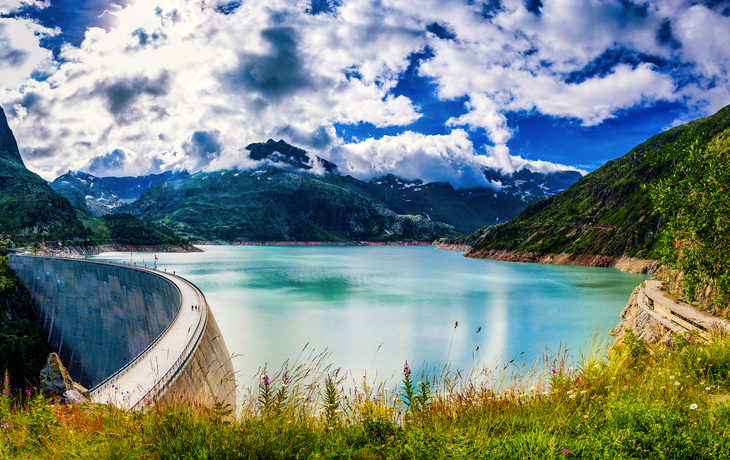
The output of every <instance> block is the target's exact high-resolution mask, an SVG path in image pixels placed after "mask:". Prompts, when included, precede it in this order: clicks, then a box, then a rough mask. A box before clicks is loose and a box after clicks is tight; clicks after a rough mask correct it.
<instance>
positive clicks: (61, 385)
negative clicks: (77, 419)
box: [38, 353, 91, 404]
mask: <svg viewBox="0 0 730 460" xmlns="http://www.w3.org/2000/svg"><path fill="white" fill-rule="evenodd" d="M38 390H39V391H40V392H41V393H42V394H43V395H45V396H60V402H61V403H64V404H77V403H82V402H90V401H91V398H90V396H89V390H87V389H86V388H84V387H83V386H81V385H79V384H78V383H76V382H74V381H73V380H71V377H70V376H69V374H68V371H67V370H66V368H65V367H64V365H63V363H62V362H61V358H59V357H58V355H57V354H56V353H51V354H49V355H48V361H47V363H46V367H44V368H43V370H41V381H40V384H39V385H38Z"/></svg>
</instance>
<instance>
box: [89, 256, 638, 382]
mask: <svg viewBox="0 0 730 460" xmlns="http://www.w3.org/2000/svg"><path fill="white" fill-rule="evenodd" d="M200 248H201V249H203V251H204V252H200V253H189V254H176V253H158V254H157V257H158V259H159V260H158V262H157V264H158V269H159V270H165V269H166V270H167V271H168V272H172V271H173V270H174V271H175V272H176V273H177V274H178V275H182V276H183V277H185V278H187V279H189V280H190V281H192V282H193V283H195V284H196V285H197V286H198V287H199V288H200V289H201V290H202V291H203V293H204V294H205V296H206V299H207V300H208V303H209V305H210V307H211V309H212V311H213V314H214V315H215V318H216V320H217V322H218V325H219V326H220V330H221V332H222V334H223V338H224V339H225V341H226V344H227V345H228V349H229V351H230V352H231V353H234V354H236V355H239V356H238V357H236V358H234V360H233V364H234V368H235V369H236V370H237V381H238V383H239V384H245V385H250V384H252V383H253V382H254V381H255V380H254V379H255V377H256V375H257V372H258V370H259V368H261V367H263V366H264V365H266V366H267V367H268V369H269V370H270V371H275V370H279V369H280V368H281V366H282V365H283V364H284V362H285V361H287V360H289V362H290V363H291V362H294V361H295V360H296V359H297V357H298V356H299V355H300V352H301V351H302V349H303V348H304V347H305V345H307V344H308V345H307V352H306V353H305V355H308V354H309V352H310V351H311V350H315V352H323V351H325V350H326V351H328V352H329V353H330V355H329V356H328V357H327V361H328V362H329V363H332V365H333V366H334V367H339V368H341V369H342V370H343V371H345V370H347V371H351V372H352V373H353V374H354V375H355V376H357V377H359V376H360V375H361V374H362V373H365V372H367V373H368V375H371V376H373V377H375V376H374V373H376V372H377V373H378V374H379V377H378V378H381V379H391V377H392V376H393V375H394V374H396V379H398V378H399V373H400V372H401V370H402V367H403V363H404V362H405V361H406V360H408V362H409V363H410V364H411V367H412V368H415V369H417V370H420V369H424V366H425V364H428V365H429V367H430V366H433V365H438V364H439V363H441V364H443V363H445V362H446V358H447V355H448V354H449V347H450V346H451V352H450V356H449V363H450V364H451V366H452V368H459V369H462V370H467V369H470V368H472V367H474V366H477V365H479V366H481V365H487V366H490V367H491V366H494V365H495V364H497V363H502V362H507V361H508V360H510V359H512V358H517V357H519V359H521V360H522V359H526V360H527V361H528V362H531V361H532V360H533V359H534V358H535V357H536V356H539V355H542V352H543V351H545V349H546V348H547V349H548V351H549V352H551V351H552V352H554V351H556V350H557V349H558V347H559V345H560V344H561V343H562V344H563V345H566V344H567V346H568V347H569V348H570V349H571V350H572V351H573V353H574V354H577V353H578V350H579V348H581V347H583V346H584V345H585V343H586V341H588V340H590V338H591V335H592V334H595V333H597V332H600V331H602V333H603V334H604V335H605V334H606V333H607V332H608V331H609V330H610V329H611V328H612V327H614V326H615V325H616V324H618V322H619V320H620V318H619V313H620V312H621V309H622V308H623V307H624V306H625V305H626V303H627V302H628V299H629V295H630V294H631V292H632V291H633V289H634V288H635V287H636V286H637V285H639V284H640V283H641V282H642V281H643V280H645V279H647V278H648V277H647V276H645V275H634V274H628V273H623V272H621V271H619V270H616V269H613V268H591V267H576V266H559V265H546V264H526V263H510V262H496V261H492V260H478V259H468V258H465V257H463V255H462V253H460V252H451V251H437V250H435V249H434V248H433V247H430V246H385V247H382V246H380V247H360V246H201V247H200ZM130 256H131V260H132V261H133V262H136V263H137V264H138V265H140V264H142V263H143V261H144V263H146V264H147V266H150V265H151V264H153V263H154V254H151V253H134V254H130V253H129V252H126V253H104V254H101V255H98V256H94V257H92V258H93V259H96V260H108V261H115V262H124V263H129V262H130ZM457 321H458V323H459V325H458V327H457V328H456V329H454V324H455V323H456V322H457ZM480 327H481V332H479V333H477V329H478V328H480ZM452 336H453V343H452ZM450 344H451V345H450ZM477 347H479V351H478V352H477V351H476V349H477ZM523 351H524V352H525V354H524V355H522V356H520V355H519V354H520V352H523Z"/></svg>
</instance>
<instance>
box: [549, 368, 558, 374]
mask: <svg viewBox="0 0 730 460" xmlns="http://www.w3.org/2000/svg"><path fill="white" fill-rule="evenodd" d="M550 372H552V373H553V374H557V373H558V371H556V370H555V369H552V370H551V371H550Z"/></svg>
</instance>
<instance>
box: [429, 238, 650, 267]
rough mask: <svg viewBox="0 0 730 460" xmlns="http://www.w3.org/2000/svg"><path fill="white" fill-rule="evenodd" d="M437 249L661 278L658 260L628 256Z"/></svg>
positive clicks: (475, 256)
mask: <svg viewBox="0 0 730 460" xmlns="http://www.w3.org/2000/svg"><path fill="white" fill-rule="evenodd" d="M436 249H440V250H444V251H461V252H464V253H465V254H464V257H470V258H473V259H491V260H498V261H501V262H528V263H541V264H552V265H581V266H584V267H613V268H616V269H618V270H621V271H622V272H627V273H637V274H645V275H660V274H661V273H662V269H661V266H660V264H659V262H658V261H656V260H651V259H638V258H636V257H627V256H602V255H596V254H568V253H565V252H561V253H559V254H541V253H535V252H518V251H507V250H497V249H474V248H472V247H471V246H468V245H458V244H440V245H439V246H438V247H437V248H436Z"/></svg>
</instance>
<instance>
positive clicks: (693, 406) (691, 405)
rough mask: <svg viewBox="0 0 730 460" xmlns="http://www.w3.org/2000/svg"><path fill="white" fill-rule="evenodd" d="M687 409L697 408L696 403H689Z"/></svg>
mask: <svg viewBox="0 0 730 460" xmlns="http://www.w3.org/2000/svg"><path fill="white" fill-rule="evenodd" d="M689 409H690V410H695V409H697V404H690V405H689Z"/></svg>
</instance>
